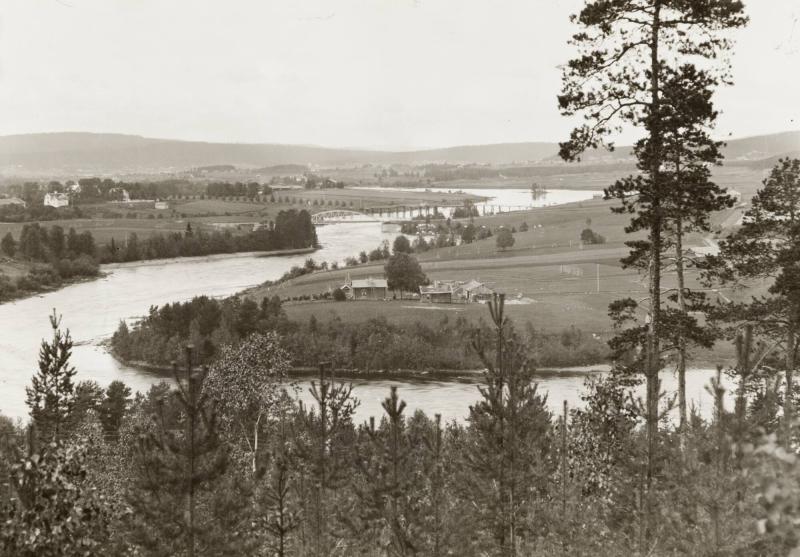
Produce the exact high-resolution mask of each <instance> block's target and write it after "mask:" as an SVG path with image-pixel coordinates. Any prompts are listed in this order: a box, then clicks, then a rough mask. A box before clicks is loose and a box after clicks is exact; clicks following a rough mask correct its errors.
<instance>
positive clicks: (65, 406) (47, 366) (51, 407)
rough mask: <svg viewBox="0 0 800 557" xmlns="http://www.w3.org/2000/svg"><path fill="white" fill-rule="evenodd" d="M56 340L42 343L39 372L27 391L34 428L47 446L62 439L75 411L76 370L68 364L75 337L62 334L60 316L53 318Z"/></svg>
mask: <svg viewBox="0 0 800 557" xmlns="http://www.w3.org/2000/svg"><path fill="white" fill-rule="evenodd" d="M50 326H51V328H52V329H53V338H52V340H51V341H50V342H47V341H45V340H43V341H42V345H41V347H40V348H39V371H38V372H37V373H36V375H34V376H33V377H32V378H31V386H30V387H26V388H25V393H26V399H25V402H26V404H27V405H28V408H30V412H31V419H32V420H33V425H34V426H35V427H36V430H37V432H38V434H39V438H40V439H41V440H42V441H44V442H50V441H54V440H58V439H61V438H62V437H63V436H64V434H65V433H66V430H67V429H68V427H69V423H70V419H71V418H72V414H73V411H74V409H75V384H74V383H73V378H74V377H75V368H74V367H72V366H71V365H70V363H69V359H70V356H72V346H73V343H72V337H71V336H70V334H69V330H67V331H66V332H62V331H61V316H58V315H56V311H55V310H53V314H52V315H51V316H50Z"/></svg>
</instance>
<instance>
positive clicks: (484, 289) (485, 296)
mask: <svg viewBox="0 0 800 557" xmlns="http://www.w3.org/2000/svg"><path fill="white" fill-rule="evenodd" d="M455 294H456V296H458V297H459V298H461V299H462V300H464V301H465V302H485V301H487V300H490V299H491V298H492V294H494V290H492V289H491V288H489V287H488V286H486V285H485V284H483V283H482V282H478V281H477V280H475V279H473V280H471V281H469V282H466V283H464V284H462V285H460V286H458V287H457V288H456V291H455Z"/></svg>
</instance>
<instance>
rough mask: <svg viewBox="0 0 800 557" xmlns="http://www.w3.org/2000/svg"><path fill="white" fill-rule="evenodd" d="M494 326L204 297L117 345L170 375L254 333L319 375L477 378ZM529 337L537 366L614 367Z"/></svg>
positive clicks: (600, 357)
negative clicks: (303, 312) (304, 316)
mask: <svg viewBox="0 0 800 557" xmlns="http://www.w3.org/2000/svg"><path fill="white" fill-rule="evenodd" d="M476 327H477V330H478V331H480V333H481V334H483V335H484V336H486V335H488V334H489V331H488V330H487V328H486V324H485V323H484V322H483V321H480V322H479V323H477V324H474V323H471V322H469V321H467V320H466V319H464V318H463V317H458V318H456V319H454V320H450V319H449V318H448V317H446V316H445V317H443V318H442V319H440V320H439V321H437V322H435V323H426V322H420V321H417V322H414V323H411V324H409V325H398V324H394V323H390V322H389V321H388V320H387V319H386V318H385V317H383V316H380V317H375V318H370V319H365V320H363V321H362V320H360V321H356V322H348V323H346V322H344V321H342V319H341V317H339V316H338V315H335V313H334V315H333V316H331V317H330V318H329V319H327V320H322V319H317V318H316V317H315V316H313V315H312V317H311V318H310V319H309V320H308V321H307V322H305V323H302V322H297V321H292V320H290V319H289V318H288V317H287V315H286V312H285V311H284V309H283V307H282V304H281V301H280V299H279V298H278V297H277V296H274V297H272V298H264V299H263V300H262V301H261V303H260V304H257V303H256V302H255V301H254V300H252V299H249V298H246V299H240V298H237V297H231V298H226V299H223V300H217V299H214V298H208V297H205V296H200V297H196V298H193V299H192V300H190V301H188V302H175V303H172V304H166V305H164V306H161V307H155V306H154V307H151V308H150V311H149V312H148V315H147V316H146V317H145V318H144V319H142V320H141V321H139V322H138V323H137V324H136V325H135V326H133V327H129V326H128V325H127V324H126V323H125V322H121V323H120V325H119V327H118V328H117V331H116V332H115V333H114V335H113V337H112V339H111V348H112V351H113V353H114V355H115V356H117V357H118V358H120V359H122V360H124V361H128V362H137V361H138V362H144V363H147V364H151V365H157V366H162V367H166V366H169V364H170V362H171V361H173V360H174V359H175V358H177V357H179V355H180V354H181V352H182V350H183V347H184V346H185V345H186V344H187V343H188V344H192V346H194V347H195V361H196V362H197V363H198V364H200V365H204V364H212V363H213V362H214V361H215V360H216V358H218V357H219V354H220V352H221V350H222V349H223V347H224V346H226V345H233V346H238V345H239V344H241V343H242V342H244V341H245V340H246V339H247V338H248V337H249V336H250V335H252V334H254V333H259V334H267V333H271V332H274V333H277V334H278V335H279V337H280V345H281V347H282V348H283V349H284V350H285V351H286V353H287V354H288V355H289V360H290V363H291V365H292V367H295V368H308V367H313V366H315V365H316V363H317V362H318V361H320V360H323V359H324V360H329V361H331V362H334V363H335V364H336V367H337V368H339V369H345V370H348V371H350V372H356V373H366V374H369V373H376V372H377V373H382V372H393V371H394V372H397V371H401V372H403V371H416V372H435V371H437V370H476V369H480V367H481V362H480V361H479V359H478V358H477V356H476V355H475V354H474V353H473V352H472V351H471V350H469V349H467V348H465V347H464V344H463V339H464V338H465V336H469V335H471V334H472V332H473V330H475V329H476ZM521 330H522V332H521V336H522V338H523V339H524V340H525V342H526V343H527V345H528V346H529V347H530V349H531V353H530V358H531V360H532V361H533V362H535V363H536V364H537V365H543V366H559V365H589V364H597V363H601V362H604V361H606V359H607V357H608V356H609V351H608V349H607V347H606V346H605V345H604V344H603V342H602V341H599V340H596V339H594V338H593V337H592V335H590V334H589V333H586V332H582V331H580V330H578V329H575V328H571V329H565V330H564V331H561V332H545V331H541V330H537V329H535V328H534V327H533V326H532V325H531V324H530V323H529V322H528V323H525V324H524V326H522V329H521Z"/></svg>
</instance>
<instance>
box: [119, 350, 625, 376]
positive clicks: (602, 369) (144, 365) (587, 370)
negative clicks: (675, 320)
mask: <svg viewBox="0 0 800 557" xmlns="http://www.w3.org/2000/svg"><path fill="white" fill-rule="evenodd" d="M106 349H107V350H108V352H109V354H111V356H112V357H113V358H114V359H115V360H116V361H117V362H119V363H120V364H122V365H124V366H126V367H131V368H136V369H139V370H142V371H146V372H149V373H154V374H156V375H163V376H164V378H165V379H167V378H172V366H165V365H157V364H152V363H149V362H144V361H136V360H124V359H122V358H120V357H118V356H117V355H116V354H114V351H113V350H112V349H111V347H110V346H108V345H106ZM610 369H611V366H610V365H608V364H597V365H589V366H572V367H563V368H542V369H537V370H535V372H534V378H536V377H543V378H544V377H548V378H553V377H581V376H586V377H588V376H590V375H595V374H599V373H607V372H608V371H609V370H610ZM484 372H485V370H483V369H428V370H413V369H395V370H369V371H365V370H359V369H351V368H336V369H334V370H333V371H332V372H330V374H329V375H328V376H326V377H327V378H328V379H333V380H337V379H347V380H355V381H359V380H361V381H411V382H424V381H436V382H442V383H479V382H481V381H482V380H483V375H484ZM318 377H319V368H316V367H311V366H300V367H292V368H290V369H289V372H288V374H287V378H288V379H303V380H305V379H308V380H314V379H316V378H318Z"/></svg>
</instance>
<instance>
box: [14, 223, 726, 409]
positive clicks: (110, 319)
mask: <svg viewBox="0 0 800 557" xmlns="http://www.w3.org/2000/svg"><path fill="white" fill-rule="evenodd" d="M318 236H319V239H320V243H321V244H322V249H321V250H319V251H318V252H316V253H315V254H314V255H313V257H314V258H315V259H316V260H317V261H323V260H324V261H329V262H333V261H342V260H343V259H344V258H345V257H347V256H350V255H353V254H356V253H358V252H359V251H361V250H369V249H372V248H374V247H376V246H377V245H378V244H379V243H380V242H381V241H383V240H384V239H386V240H391V239H393V237H394V235H393V234H384V233H382V232H381V226H380V223H358V224H355V223H350V224H334V225H327V226H323V227H320V228H319V229H318ZM306 257H308V256H306V255H295V256H280V257H263V256H258V255H253V254H239V255H230V256H220V257H211V258H190V259H179V260H167V261H156V262H146V263H140V264H122V265H113V266H105V267H104V269H103V270H104V271H105V272H106V273H107V276H105V277H104V278H101V279H98V280H94V281H89V282H84V283H79V284H74V285H71V286H68V287H66V288H63V289H61V290H58V291H55V292H50V293H47V294H43V295H39V296H34V297H31V298H27V299H23V300H18V301H16V302H11V303H6V304H2V305H0V412H1V413H2V414H5V415H6V416H11V417H14V418H22V419H26V417H27V412H28V411H27V407H26V406H25V386H26V385H29V384H30V378H31V376H32V375H33V374H34V371H35V369H36V363H37V354H38V349H39V345H40V343H41V340H42V339H43V338H45V337H49V335H50V326H49V322H48V315H50V314H51V313H52V311H53V309H55V310H56V311H57V312H58V313H59V314H61V315H63V322H62V327H63V328H69V330H70V332H71V334H72V338H73V340H74V341H75V343H76V346H75V348H74V351H73V357H72V363H73V365H74V366H75V367H76V369H77V370H78V374H77V377H78V379H79V380H82V379H93V380H96V381H97V382H99V383H100V384H101V385H103V386H105V385H107V384H108V383H110V382H111V381H113V380H115V379H119V380H122V381H124V382H125V383H126V384H128V385H129V386H130V387H131V388H132V389H133V390H134V391H137V390H139V391H146V390H147V389H148V388H149V386H150V385H151V384H152V383H153V382H157V381H160V380H162V379H164V377H163V376H160V375H157V374H155V373H152V372H148V371H143V370H140V369H135V368H131V367H128V366H125V365H122V364H121V363H119V362H117V361H116V360H115V359H114V358H112V357H111V355H110V354H109V353H108V352H107V351H106V349H105V348H104V347H103V346H102V344H101V343H102V342H103V341H104V340H106V339H108V338H109V337H110V335H111V334H113V332H114V331H115V330H116V328H117V326H118V324H119V321H120V320H121V319H126V320H134V319H136V318H138V317H141V316H143V315H145V314H146V313H147V311H148V309H149V308H150V306H151V305H162V304H164V303H167V302H175V301H183V300H188V299H190V298H192V297H193V296H197V295H201V294H205V295H209V296H228V295H231V294H234V293H235V292H238V291H240V290H243V289H245V288H248V287H251V286H255V285H257V284H260V283H262V282H264V281H265V280H268V279H269V280H272V279H276V278H278V277H280V276H281V275H282V274H283V273H284V272H285V271H287V270H288V269H289V268H290V267H292V266H293V265H302V264H303V262H304V261H305V259H306ZM585 377H586V374H585V373H583V374H575V373H572V374H570V373H566V374H559V375H547V376H543V377H542V378H541V380H540V383H541V388H542V390H543V391H546V392H548V394H549V402H550V404H551V406H552V407H553V409H554V410H555V411H557V410H558V409H559V408H560V407H561V404H562V401H563V400H567V401H568V402H569V404H570V405H571V406H574V405H576V404H580V400H579V399H580V393H581V390H582V385H583V382H584V379H585ZM710 377H711V371H709V370H693V371H691V372H690V373H689V377H688V384H689V389H688V391H689V394H688V396H689V398H690V399H691V400H693V401H695V402H696V404H698V405H700V406H701V407H702V408H703V409H704V410H705V412H704V413H707V411H708V410H709V409H710V408H711V403H710V399H709V397H708V395H707V394H705V392H704V390H703V386H704V385H705V384H707V382H708V380H709V378H710ZM663 381H664V388H665V390H667V391H668V392H674V388H675V379H674V377H673V375H672V374H671V373H668V372H666V373H665V374H664V376H663ZM308 383H309V382H308V381H301V382H300V383H299V386H300V387H301V389H300V397H301V398H302V399H303V400H306V401H308V400H310V397H309V395H308V393H307V391H306V389H307V387H308ZM392 385H397V386H398V388H399V394H400V396H401V397H402V398H404V399H405V400H406V402H407V403H408V411H409V412H413V411H414V410H416V409H418V408H419V409H424V410H425V411H426V412H427V413H428V414H430V415H433V414H435V413H440V414H442V416H443V418H444V419H446V420H449V419H463V418H464V417H465V416H466V414H467V411H468V407H469V405H470V404H472V403H473V402H474V401H476V400H477V398H478V391H477V388H476V385H475V384H474V383H459V382H453V383H441V382H425V381H420V382H407V381H403V382H398V381H358V382H356V383H355V388H354V392H355V395H356V396H357V397H358V398H359V399H360V401H361V405H360V407H359V410H358V415H357V418H358V419H359V420H363V419H367V418H368V417H369V416H371V415H375V416H379V415H380V413H381V407H380V403H381V400H382V399H383V398H384V397H386V396H387V395H388V392H389V388H390V387H391V386H392Z"/></svg>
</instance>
